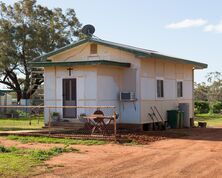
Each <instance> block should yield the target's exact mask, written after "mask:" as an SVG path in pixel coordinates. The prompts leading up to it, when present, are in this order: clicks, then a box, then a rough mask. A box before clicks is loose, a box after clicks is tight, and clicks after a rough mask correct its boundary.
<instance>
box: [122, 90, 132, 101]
mask: <svg viewBox="0 0 222 178" xmlns="http://www.w3.org/2000/svg"><path fill="white" fill-rule="evenodd" d="M135 100H136V93H135V92H120V101H135Z"/></svg>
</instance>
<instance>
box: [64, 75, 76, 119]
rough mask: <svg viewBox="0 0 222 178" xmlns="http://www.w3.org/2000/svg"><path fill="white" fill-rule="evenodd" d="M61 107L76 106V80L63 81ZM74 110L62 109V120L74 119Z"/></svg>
mask: <svg viewBox="0 0 222 178" xmlns="http://www.w3.org/2000/svg"><path fill="white" fill-rule="evenodd" d="M62 85H63V87H62V88H63V91H62V92H63V106H76V103H77V102H76V79H75V78H74V79H63V82H62ZM76 115H77V114H76V108H63V118H76Z"/></svg>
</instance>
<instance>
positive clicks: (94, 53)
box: [89, 43, 98, 55]
mask: <svg viewBox="0 0 222 178" xmlns="http://www.w3.org/2000/svg"><path fill="white" fill-rule="evenodd" d="M93 48H94V49H93ZM89 52H90V55H97V54H98V45H97V44H96V43H91V44H90V51H89Z"/></svg>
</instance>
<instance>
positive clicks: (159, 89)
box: [157, 80, 164, 98]
mask: <svg viewBox="0 0 222 178" xmlns="http://www.w3.org/2000/svg"><path fill="white" fill-rule="evenodd" d="M157 97H158V98H162V97H164V91H163V80H157Z"/></svg>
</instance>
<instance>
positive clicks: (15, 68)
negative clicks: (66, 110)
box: [0, 0, 81, 101]
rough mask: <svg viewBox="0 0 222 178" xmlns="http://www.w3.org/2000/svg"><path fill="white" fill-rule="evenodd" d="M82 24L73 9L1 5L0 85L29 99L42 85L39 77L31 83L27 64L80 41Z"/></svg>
mask: <svg viewBox="0 0 222 178" xmlns="http://www.w3.org/2000/svg"><path fill="white" fill-rule="evenodd" d="M80 28H81V24H80V22H79V20H78V19H77V17H76V13H75V11H74V10H73V9H68V10H67V11H66V12H63V11H62V9H60V8H55V9H52V10H51V9H48V8H47V7H43V6H41V5H37V4H36V0H21V1H19V2H16V3H14V5H13V6H11V5H6V4H5V3H3V2H1V1H0V84H4V85H6V86H7V87H8V88H9V89H13V90H14V91H16V93H17V100H18V101H20V99H29V98H30V97H31V96H32V95H33V94H34V93H35V91H36V90H37V89H38V87H39V86H40V85H41V84H42V83H43V78H42V76H41V74H35V75H36V76H35V77H36V78H35V79H33V80H31V67H30V66H29V62H30V61H31V60H33V59H34V58H35V57H37V56H40V55H42V54H44V53H47V52H49V51H52V50H55V49H57V48H60V47H63V46H65V45H67V44H70V43H71V42H72V41H73V40H75V39H76V38H78V37H79V31H80Z"/></svg>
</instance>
